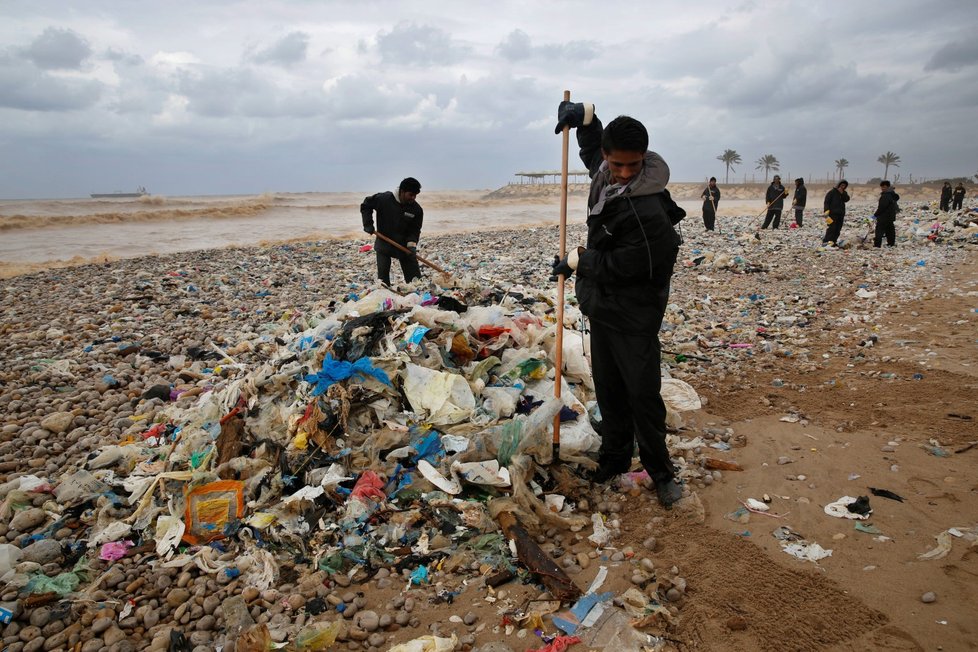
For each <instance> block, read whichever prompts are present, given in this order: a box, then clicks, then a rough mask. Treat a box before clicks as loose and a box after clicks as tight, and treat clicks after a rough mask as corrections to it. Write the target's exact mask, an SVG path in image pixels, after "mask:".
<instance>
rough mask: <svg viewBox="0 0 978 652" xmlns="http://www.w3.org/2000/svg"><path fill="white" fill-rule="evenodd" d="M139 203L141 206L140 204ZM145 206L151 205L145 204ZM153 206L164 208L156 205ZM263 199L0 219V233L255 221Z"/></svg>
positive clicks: (268, 205) (263, 206) (263, 208)
mask: <svg viewBox="0 0 978 652" xmlns="http://www.w3.org/2000/svg"><path fill="white" fill-rule="evenodd" d="M141 203H143V202H141ZM145 203H147V204H148V205H149V206H152V205H154V204H153V203H152V202H145ZM157 205H165V202H160V204H157ZM271 205H272V202H271V201H269V200H268V199H266V198H265V197H264V196H262V197H259V198H257V199H254V200H249V201H245V202H237V203H233V204H216V205H210V206H206V207H202V208H162V209H159V210H135V211H112V212H105V213H88V214H80V215H40V216H39V215H23V214H16V215H0V231H15V230H22V229H48V228H64V227H66V226H79V225H88V224H124V223H132V222H170V221H187V220H219V219H228V218H236V217H255V216H257V215H260V214H262V213H263V212H265V211H267V210H268V209H269V208H271Z"/></svg>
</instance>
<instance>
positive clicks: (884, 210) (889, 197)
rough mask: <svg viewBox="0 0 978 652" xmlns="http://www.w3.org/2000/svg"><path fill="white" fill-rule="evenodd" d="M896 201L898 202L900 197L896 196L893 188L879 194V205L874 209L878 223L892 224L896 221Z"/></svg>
mask: <svg viewBox="0 0 978 652" xmlns="http://www.w3.org/2000/svg"><path fill="white" fill-rule="evenodd" d="M898 201H900V195H898V194H896V191H895V190H893V188H890V189H889V190H884V191H883V192H881V193H880V203H879V205H878V206H877V207H876V219H877V220H879V221H880V222H893V221H894V220H896V214H897V202H898Z"/></svg>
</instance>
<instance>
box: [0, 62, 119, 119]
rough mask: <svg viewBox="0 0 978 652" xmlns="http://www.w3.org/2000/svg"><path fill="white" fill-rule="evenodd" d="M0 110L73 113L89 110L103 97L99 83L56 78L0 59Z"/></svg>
mask: <svg viewBox="0 0 978 652" xmlns="http://www.w3.org/2000/svg"><path fill="white" fill-rule="evenodd" d="M0 88H2V89H3V92H2V93H0V106H2V107H7V108H11V109H20V110H22V111H42V112H50V111H72V110H76V109H84V108H87V107H90V106H92V105H93V104H95V102H96V101H98V99H99V96H100V95H101V93H102V84H101V82H98V81H94V80H86V79H75V78H65V77H55V76H54V75H51V74H49V73H47V72H45V71H43V70H39V69H37V68H35V67H33V66H29V67H25V66H23V65H18V63H17V62H16V61H15V60H14V59H12V58H10V57H7V56H4V55H0Z"/></svg>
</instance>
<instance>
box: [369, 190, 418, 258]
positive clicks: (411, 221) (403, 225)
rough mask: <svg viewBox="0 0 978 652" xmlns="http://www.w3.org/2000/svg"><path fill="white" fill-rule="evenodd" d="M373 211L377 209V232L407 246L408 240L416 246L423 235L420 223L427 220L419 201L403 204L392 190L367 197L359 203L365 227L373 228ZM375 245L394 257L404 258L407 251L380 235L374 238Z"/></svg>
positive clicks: (378, 249) (377, 248)
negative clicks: (401, 249) (382, 238)
mask: <svg viewBox="0 0 978 652" xmlns="http://www.w3.org/2000/svg"><path fill="white" fill-rule="evenodd" d="M374 211H376V212H377V231H378V232H380V233H383V234H384V235H386V236H387V237H388V238H390V239H391V240H394V241H395V242H398V243H400V244H401V245H403V246H405V247H407V246H408V244H409V243H410V244H411V246H417V244H418V238H420V237H421V223H422V221H423V220H424V211H423V210H421V206H420V205H419V204H418V202H416V201H411V202H408V203H406V204H402V203H400V202H399V201H397V195H396V194H394V193H393V192H379V193H377V194H376V195H371V196H370V197H365V198H364V200H363V203H362V204H360V215H361V216H362V217H363V228H364V230H367V229H368V227H369V228H373V224H374V217H373V213H374ZM374 249H376V250H377V251H378V252H379V253H382V254H385V255H387V256H390V257H392V258H402V257H404V256H406V255H407V254H405V253H404V252H403V251H400V250H399V249H395V248H394V247H393V246H391V245H390V244H388V243H386V242H384V241H383V240H381V239H380V238H375V239H374Z"/></svg>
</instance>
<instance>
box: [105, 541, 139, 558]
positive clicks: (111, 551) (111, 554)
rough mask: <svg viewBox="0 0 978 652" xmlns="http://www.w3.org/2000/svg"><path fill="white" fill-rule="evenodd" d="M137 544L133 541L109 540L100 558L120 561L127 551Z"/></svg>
mask: <svg viewBox="0 0 978 652" xmlns="http://www.w3.org/2000/svg"><path fill="white" fill-rule="evenodd" d="M134 545H135V544H134V543H133V542H132V541H109V542H108V543H106V544H104V545H103V546H102V549H101V550H100V551H99V553H98V558H99V559H101V560H103V561H118V560H120V559H122V558H123V557H125V556H126V551H128V550H129V549H130V548H132V547H133V546H134Z"/></svg>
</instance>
